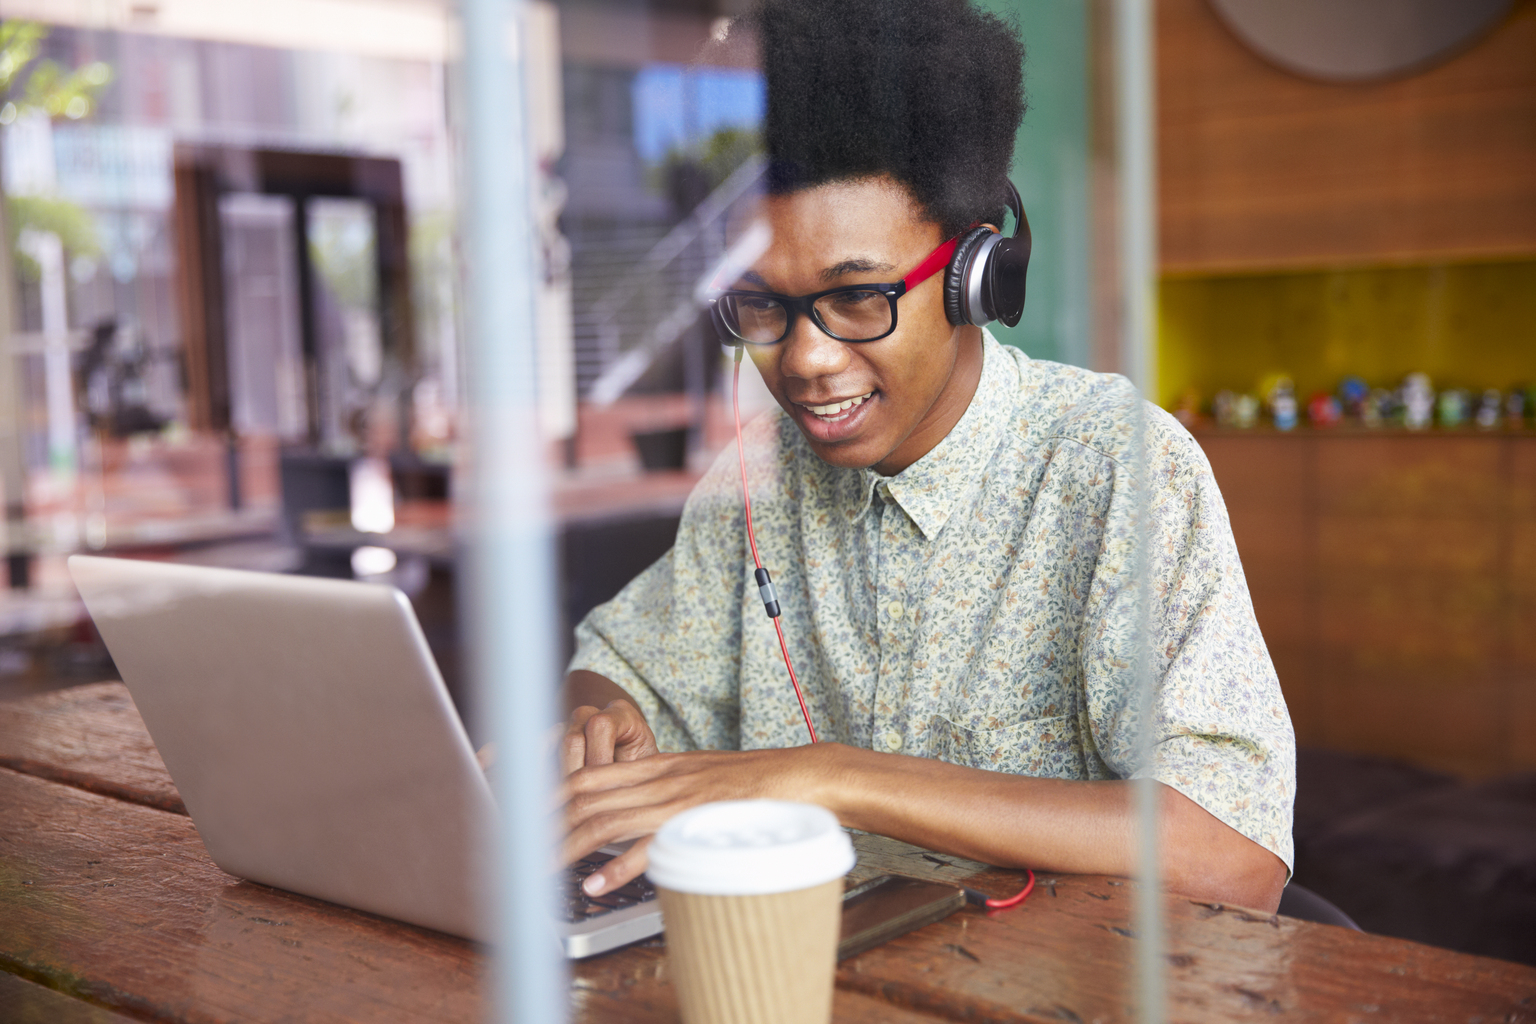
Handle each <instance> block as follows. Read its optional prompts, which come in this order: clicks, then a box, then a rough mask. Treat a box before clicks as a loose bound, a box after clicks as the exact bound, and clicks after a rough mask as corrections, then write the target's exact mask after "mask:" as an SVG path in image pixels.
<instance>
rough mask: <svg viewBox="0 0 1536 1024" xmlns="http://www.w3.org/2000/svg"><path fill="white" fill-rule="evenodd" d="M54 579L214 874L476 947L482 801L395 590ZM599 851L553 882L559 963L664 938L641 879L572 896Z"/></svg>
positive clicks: (87, 574) (275, 579)
mask: <svg viewBox="0 0 1536 1024" xmlns="http://www.w3.org/2000/svg"><path fill="white" fill-rule="evenodd" d="M69 569H70V573H71V575H72V576H73V577H74V580H75V585H76V586H77V587H78V588H79V590H80V595H81V597H82V598H84V600H85V606H86V608H87V609H88V610H89V611H90V614H91V618H92V619H94V620H95V622H96V628H97V629H98V630H100V632H101V636H102V639H103V640H104V641H106V645H107V649H108V650H109V651H110V652H111V654H112V658H113V660H114V661H115V662H116V664H117V668H118V671H119V672H120V673H121V674H122V677H123V682H124V683H125V684H127V686H128V690H129V692H130V693H132V694H133V700H134V703H135V704H136V705H137V706H138V709H139V713H140V714H141V715H143V717H144V724H145V726H147V727H148V729H149V734H150V736H151V737H153V739H154V741H155V746H156V747H158V748H159V751H160V756H161V757H162V758H164V760H165V766H166V768H167V769H169V771H170V773H171V778H172V780H174V781H175V783H176V788H177V789H178V790H180V792H181V797H182V800H183V801H184V802H185V803H186V806H187V812H188V813H189V814H190V815H191V816H192V820H193V821H194V822H195V823H196V825H197V831H198V834H199V835H200V836H201V837H202V840H203V843H204V845H206V846H207V848H208V854H209V856H211V857H212V858H213V860H214V863H216V864H218V865H219V867H221V868H223V869H224V870H225V871H228V872H229V873H230V874H232V875H236V876H238V877H240V878H247V879H250V880H251V881H253V882H260V883H262V884H264V885H271V886H275V887H277V888H280V889H288V890H290V891H292V892H297V893H302V894H304V895H306V896H314V897H317V898H319V899H323V900H329V901H331V902H333V903H340V904H343V905H344V906H348V907H353V908H355V909H358V910H365V911H369V912H371V913H374V914H380V915H383V916H385V917H392V918H397V919H399V920H401V921H408V922H410V923H412V924H417V925H422V926H424V927H427V928H435V929H438V930H439V931H444V932H449V933H451V934H454V935H461V936H464V937H466V938H471V939H478V940H482V941H484V940H487V939H488V938H489V937H490V924H489V922H488V921H486V920H485V918H484V916H483V912H482V908H484V907H485V905H486V902H487V901H486V900H484V899H483V898H482V897H481V895H480V894H481V893H482V892H483V891H484V888H485V887H484V886H483V885H482V884H481V878H482V877H483V873H484V871H485V867H486V866H485V865H484V864H483V863H482V859H483V858H482V851H483V850H484V849H485V842H484V839H485V830H486V828H487V826H488V825H489V824H490V823H492V821H493V818H494V815H495V813H496V808H495V803H494V800H493V798H492V796H491V790H490V787H489V786H488V785H487V783H486V780H485V776H484V774H483V773H482V772H481V770H480V767H479V765H478V763H477V762H476V760H475V752H474V750H473V749H472V748H471V746H470V742H469V737H468V736H467V735H466V734H465V732H464V726H463V723H462V722H461V721H460V720H459V716H458V714H457V712H456V711H455V710H454V707H453V704H452V702H451V700H450V699H449V696H448V691H447V689H446V688H445V687H444V685H443V680H442V677H441V676H440V675H439V674H438V671H437V665H436V663H435V662H434V661H433V659H432V655H431V652H430V651H429V650H428V648H427V643H426V639H425V637H423V636H422V632H421V627H420V626H419V625H418V624H417V622H416V616H415V614H414V613H413V612H412V610H411V605H410V602H409V601H408V600H407V599H406V597H405V595H404V594H402V593H400V591H398V590H396V589H395V588H393V587H388V586H383V585H379V584H373V583H353V582H350V581H346V580H327V579H314V578H310V577H303V576H279V575H273V574H268V573H255V572H240V571H236V570H232V569H205V568H197V567H193V566H185V565H171V564H166V563H161V562H141V561H129V560H125V559H115V558H94V557H88V556H84V555H75V556H73V557H71V558H70V560H69ZM606 856H608V854H606V853H599V854H595V855H594V856H593V857H592V858H590V859H589V860H588V861H587V862H585V863H583V864H580V865H577V867H576V869H575V870H574V871H573V872H572V873H570V875H569V877H567V878H566V879H565V881H564V885H565V886H566V892H565V893H564V906H565V913H566V917H567V920H566V921H565V922H564V926H563V927H564V932H565V949H566V954H567V955H568V956H572V957H581V956H590V955H592V954H595V953H601V952H604V951H606V950H608V949H612V948H614V947H616V946H620V945H623V944H625V943H628V942H633V941H635V940H637V939H642V938H645V937H646V936H649V935H654V934H655V933H657V932H659V931H660V930H661V913H660V908H659V904H657V903H656V901H655V900H654V898H653V897H654V894H653V893H651V892H650V891H649V889H648V888H647V887H645V885H644V884H643V883H639V884H636V883H631V885H630V886H627V887H625V888H624V889H621V890H619V891H617V892H615V893H610V894H605V895H604V896H602V897H599V898H598V899H597V900H595V901H594V900H590V899H586V898H584V897H583V896H582V895H581V892H580V888H579V879H580V878H581V877H582V876H584V875H585V874H588V873H590V872H591V871H592V870H593V869H595V867H596V866H597V865H598V864H600V863H601V861H602V860H603V859H605V858H606ZM553 881H554V880H552V882H553Z"/></svg>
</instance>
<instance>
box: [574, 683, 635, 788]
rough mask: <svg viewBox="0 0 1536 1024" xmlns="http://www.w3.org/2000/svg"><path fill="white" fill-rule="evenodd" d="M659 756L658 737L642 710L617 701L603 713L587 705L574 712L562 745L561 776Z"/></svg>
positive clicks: (609, 705)
mask: <svg viewBox="0 0 1536 1024" xmlns="http://www.w3.org/2000/svg"><path fill="white" fill-rule="evenodd" d="M655 753H656V736H655V734H654V733H652V732H651V727H650V726H649V725H648V724H646V721H645V716H644V715H642V714H641V713H640V709H639V708H637V707H635V706H634V705H633V704H631V703H630V702H629V701H627V700H622V699H620V700H613V701H610V702H609V703H608V706H607V707H605V708H602V709H601V710H599V709H598V708H595V707H592V706H590V705H587V706H585V707H579V708H576V709H575V710H574V711H572V712H571V720H570V724H569V725H568V726H567V727H566V730H565V736H564V738H563V739H562V740H561V742H560V774H561V775H562V776H565V775H569V774H571V773H572V772H574V771H577V770H578V769H581V768H586V767H593V766H597V765H605V764H613V763H614V762H615V761H638V760H639V759H640V758H642V757H650V756H652V755H653V754H655Z"/></svg>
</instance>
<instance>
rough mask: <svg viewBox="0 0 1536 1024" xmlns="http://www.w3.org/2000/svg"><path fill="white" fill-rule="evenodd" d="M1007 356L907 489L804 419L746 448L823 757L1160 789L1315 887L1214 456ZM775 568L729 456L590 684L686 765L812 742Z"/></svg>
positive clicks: (690, 510) (1103, 391) (1142, 408)
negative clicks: (1144, 743) (1298, 836)
mask: <svg viewBox="0 0 1536 1024" xmlns="http://www.w3.org/2000/svg"><path fill="white" fill-rule="evenodd" d="M984 344H985V357H984V363H983V368H982V376H981V381H980V384H979V385H978V387H977V390H976V395H975V397H974V398H973V399H972V401H971V404H970V406H969V408H968V409H967V410H966V412H965V414H964V415H963V416H962V417H961V419H960V421H959V422H958V423H957V424H956V425H955V427H954V429H953V430H951V431H950V433H949V435H948V436H947V437H945V438H944V440H943V441H941V442H940V443H939V444H938V445H937V446H936V447H935V448H934V449H933V450H932V451H930V452H929V453H928V454H927V455H925V456H923V458H921V459H919V460H918V461H917V462H915V463H913V464H912V465H911V466H909V467H908V468H907V469H905V470H903V471H902V472H901V473H898V474H896V475H895V476H890V477H884V476H881V475H879V474H878V473H876V472H874V471H873V470H869V469H864V470H857V469H839V468H837V467H834V466H830V465H828V464H826V463H824V462H822V461H821V460H820V459H819V458H817V457H816V455H815V454H814V453H813V452H812V450H811V448H810V447H809V445H807V444H806V442H805V440H804V438H803V436H802V435H801V433H800V430H799V428H798V427H796V426H795V424H794V421H793V420H791V419H789V418H788V417H787V416H785V415H784V414H783V413H782V412H781V411H779V410H773V411H772V412H771V413H769V414H767V415H764V416H761V417H759V418H758V419H756V420H754V421H753V422H752V423H751V424H750V425H749V426H748V428H747V430H746V434H745V440H746V450H747V466H748V474H749V479H750V482H751V486H752V510H753V521H754V525H755V526H756V529H757V538H758V547H759V549H760V550H761V552H762V557H763V562H764V564H765V565H766V566H767V567H768V569H769V570H770V571H771V572H772V574H773V580H774V585H775V587H776V589H777V591H778V596H779V601H780V604H781V606H782V608H783V619H782V623H783V627H784V633H785V636H786V638H787V640H788V644H789V651H790V656H791V658H792V659H793V661H794V664H795V668H796V671H797V673H798V674H799V677H800V681H801V686H802V688H803V689H804V691H805V699H806V703H807V704H808V706H809V709H810V713H811V718H812V720H813V721H814V722H815V724H816V729H817V732H818V734H819V736H820V737H821V738H822V739H825V740H836V741H838V742H841V743H847V744H854V745H858V746H861V747H867V748H871V749H874V750H881V751H889V752H892V753H902V754H911V755H915V756H918V757H933V758H940V759H943V760H945V761H950V762H953V763H955V764H960V765H967V766H970V767H974V768H981V769H985V770H988V771H997V772H1010V773H1014V774H1020V775H1033V776H1041V777H1048V778H1062V779H1113V778H1130V777H1135V776H1143V775H1145V776H1151V777H1153V778H1156V779H1157V780H1159V781H1161V782H1163V783H1165V784H1166V785H1168V786H1171V787H1173V788H1174V789H1176V790H1178V791H1179V792H1181V793H1183V794H1184V795H1185V796H1187V797H1189V798H1190V799H1191V800H1194V801H1195V802H1196V803H1198V804H1199V805H1200V806H1202V807H1204V808H1205V809H1206V810H1208V811H1209V812H1210V813H1212V814H1213V815H1215V816H1216V817H1217V818H1219V819H1221V820H1222V821H1224V822H1226V823H1227V824H1228V825H1230V826H1232V827H1233V828H1234V829H1236V830H1237V831H1239V832H1241V833H1242V834H1243V835H1245V836H1247V837H1249V838H1250V839H1252V840H1254V841H1255V842H1257V843H1259V844H1260V845H1262V846H1264V847H1265V848H1267V849H1269V850H1271V851H1273V852H1274V853H1275V854H1276V855H1278V856H1279V857H1280V858H1281V859H1282V860H1284V861H1285V863H1286V864H1287V865H1290V864H1291V862H1292V844H1291V808H1292V802H1293V797H1294V792H1295V737H1294V734H1293V733H1292V730H1291V721H1290V716H1289V715H1288V714H1287V712H1286V707H1285V701H1284V699H1283V698H1282V696H1281V693H1280V686H1279V683H1278V680H1277V679H1276V677H1275V671H1274V667H1273V665H1272V664H1271V662H1270V658H1269V652H1268V650H1267V649H1266V648H1265V645H1264V638H1263V637H1262V636H1261V635H1260V633H1259V627H1258V624H1257V622H1256V621H1255V620H1254V615H1253V606H1252V604H1251V602H1250V600H1249V597H1248V587H1247V583H1246V581H1245V580H1244V577H1243V570H1242V566H1241V564H1240V563H1239V561H1238V555H1237V548H1236V545H1235V543H1234V541H1233V538H1232V529H1231V526H1230V524H1229V522H1228V520H1227V512H1226V507H1225V505H1224V504H1223V503H1222V500H1221V495H1220V493H1219V492H1218V491H1217V489H1216V481H1215V479H1214V478H1213V477H1212V475H1211V469H1210V465H1209V464H1208V463H1207V461H1206V459H1205V456H1204V454H1203V453H1202V452H1201V450H1200V447H1199V445H1197V444H1196V442H1195V441H1194V439H1193V438H1192V437H1190V435H1189V434H1188V433H1187V432H1186V431H1185V430H1184V429H1183V428H1182V427H1181V426H1180V425H1179V424H1178V423H1177V422H1176V421H1175V420H1174V419H1173V418H1172V417H1170V416H1169V415H1168V414H1167V413H1165V412H1163V411H1162V410H1161V409H1158V408H1156V407H1155V406H1152V405H1150V404H1148V403H1145V402H1143V401H1141V400H1140V399H1139V397H1137V395H1136V394H1135V392H1134V390H1133V389H1132V388H1131V386H1130V385H1129V383H1128V382H1126V381H1125V379H1124V378H1122V377H1118V376H1111V375H1106V374H1099V373H1092V372H1090V371H1087V370H1082V369H1078V368H1076V367H1072V366H1064V365H1061V364H1057V363H1049V362H1044V361H1038V360H1031V359H1029V358H1028V357H1027V356H1025V355H1024V354H1023V353H1022V352H1020V351H1019V350H1017V349H1012V348H1005V347H1004V346H1002V345H1000V344H998V343H997V342H996V341H995V340H994V339H992V338H991V336H990V335H988V336H987V337H986V338H985V342H984ZM1138 441H1140V443H1139V444H1138ZM1142 463H1144V464H1142ZM1138 481H1141V482H1145V483H1146V485H1147V486H1146V487H1145V488H1143V487H1141V486H1138ZM1143 522H1145V524H1146V529H1145V530H1142V529H1141V528H1140V524H1141V523H1143ZM1143 568H1144V569H1145V575H1142V574H1141V572H1140V570H1141V569H1143ZM752 569H753V564H752V556H751V552H750V550H749V549H748V546H747V538H746V531H745V525H744V517H743V513H742V502H741V489H740V479H739V476H738V470H737V462H736V452H735V451H734V450H733V449H728V450H727V451H725V452H724V453H723V454H722V455H721V456H720V457H719V459H718V460H717V461H716V462H715V464H714V466H713V467H712V468H711V469H710V470H709V472H708V473H707V474H706V475H705V476H704V478H703V479H702V480H701V481H700V482H699V484H698V486H697V487H696V488H695V489H694V491H693V494H692V495H691V496H690V497H689V499H688V503H687V505H686V507H685V509H684V511H683V517H682V523H681V525H680V527H679V529H678V534H677V541H676V543H675V545H674V546H673V548H672V550H671V551H670V552H668V553H667V554H666V555H665V556H663V557H662V558H661V560H660V561H658V562H656V564H654V565H652V566H651V567H650V568H649V569H647V570H646V571H645V572H643V573H641V574H640V576H638V577H636V578H635V580H634V581H633V582H631V583H630V584H629V585H628V586H627V587H625V588H624V590H623V591H622V592H621V593H620V594H619V595H618V596H617V597H616V598H614V599H613V600H612V601H610V602H608V603H607V604H605V605H602V606H600V607H598V608H596V609H594V610H593V611H592V612H591V614H589V615H588V616H587V617H586V618H585V619H584V620H583V621H582V622H581V624H580V625H579V626H578V627H577V649H576V654H575V657H574V659H573V660H572V662H571V668H572V669H589V670H591V671H593V672H596V673H598V674H600V675H603V676H606V677H607V678H609V679H611V680H613V681H614V682H615V683H617V684H618V685H619V686H620V687H622V688H623V689H624V690H625V691H627V692H628V693H629V694H630V695H631V696H632V697H633V698H634V700H635V702H636V704H637V705H638V706H639V707H640V709H641V710H642V711H644V713H645V715H646V718H647V719H648V720H649V722H650V724H651V727H652V728H653V729H654V730H655V733H656V738H657V741H658V742H659V743H660V745H661V747H662V749H663V750H692V749H700V748H705V749H753V748H762V747H784V746H792V745H795V744H800V743H805V742H807V740H808V736H807V734H806V729H805V724H804V721H803V720H802V718H801V714H800V709H799V706H798V704H797V703H796V700H795V695H794V692H793V690H792V689H791V687H790V684H789V679H788V676H787V675H786V673H785V670H784V663H783V660H782V658H781V656H780V653H779V645H778V640H777V637H776V636H775V634H774V629H773V624H772V622H771V621H770V620H769V619H768V617H767V616H766V615H765V614H764V611H763V605H762V601H761V600H760V598H759V596H758V591H757V586H756V584H755V583H754V582H753V579H752ZM1143 627H1145V628H1143ZM1149 662H1150V670H1151V673H1152V676H1153V678H1154V679H1155V680H1156V686H1155V696H1154V698H1153V704H1152V708H1153V714H1152V716H1151V720H1152V729H1153V735H1152V738H1151V744H1152V746H1151V753H1150V756H1149V757H1147V758H1146V759H1145V762H1144V763H1143V764H1141V765H1140V766H1138V761H1137V756H1138V743H1137V739H1138V732H1139V729H1138V726H1137V723H1138V722H1139V720H1140V717H1141V715H1140V712H1141V709H1142V707H1143V704H1144V702H1143V700H1142V699H1141V698H1139V696H1138V688H1137V686H1136V680H1137V678H1138V667H1139V666H1146V665H1148V664H1149ZM1142 671H1145V669H1142Z"/></svg>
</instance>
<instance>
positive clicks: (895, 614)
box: [885, 601, 905, 619]
mask: <svg viewBox="0 0 1536 1024" xmlns="http://www.w3.org/2000/svg"><path fill="white" fill-rule="evenodd" d="M885 610H886V613H887V614H889V615H890V617H891V618H893V619H899V618H901V613H902V612H903V611H905V609H904V608H903V607H902V604H901V602H900V601H892V602H891V603H890V604H888V605H886V606H885Z"/></svg>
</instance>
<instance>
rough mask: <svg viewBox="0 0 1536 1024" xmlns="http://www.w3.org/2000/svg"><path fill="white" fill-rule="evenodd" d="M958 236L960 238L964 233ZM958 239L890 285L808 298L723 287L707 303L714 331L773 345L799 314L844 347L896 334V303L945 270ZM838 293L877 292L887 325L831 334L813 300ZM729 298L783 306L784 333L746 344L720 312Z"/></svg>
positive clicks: (790, 329) (865, 286)
mask: <svg viewBox="0 0 1536 1024" xmlns="http://www.w3.org/2000/svg"><path fill="white" fill-rule="evenodd" d="M966 230H967V231H969V230H970V229H969V228H967V229H966ZM961 234H962V235H963V234H964V232H962V233H961ZM960 238H961V235H956V236H955V237H954V238H951V239H949V240H948V241H946V242H943V243H941V244H940V245H939V247H938V248H937V249H935V250H933V252H931V253H929V254H928V255H927V256H926V257H924V258H923V261H922V262H921V263H919V264H918V265H917V266H916V267H914V268H913V269H912V272H911V273H910V274H908V275H907V276H906V277H904V278H902V279H901V280H900V281H896V282H894V283H886V282H877V283H874V284H845V285H840V286H839V287H837V288H828V289H827V290H826V291H820V292H812V293H811V294H809V295H780V294H779V293H778V292H766V291H765V292H759V291H752V290H750V289H745V288H727V289H725V290H724V291H722V292H720V293H719V294H718V295H716V296H715V297H713V298H711V299H710V300H709V312H710V317H711V318H712V319H713V320H714V321H715V328H716V330H717V331H718V332H719V333H720V335H721V337H722V338H729V339H732V340H731V341H730V343H731V344H742V345H754V346H756V347H758V348H767V347H769V346H770V345H777V344H779V343H780V342H782V341H783V340H784V339H785V338H787V337H789V336H790V334H792V333H793V332H794V329H795V320H796V319H797V318H798V317H800V316H802V315H803V316H805V317H806V318H807V319H809V320H810V321H811V323H813V324H815V325H816V326H817V328H819V329H820V330H821V333H823V334H825V335H826V336H827V337H829V338H831V339H832V340H833V341H840V342H842V343H843V344H845V345H863V344H865V343H867V342H871V341H879V340H880V339H882V338H889V337H890V336H891V335H892V334H894V333H895V332H896V323H897V312H896V300H897V299H899V298H901V297H902V296H903V295H905V294H906V293H907V292H909V291H911V290H912V289H913V288H916V287H917V286H918V285H920V284H922V283H923V282H924V281H926V280H928V279H929V278H930V277H932V276H933V275H934V274H936V273H938V272H939V270H940V269H942V268H944V267H947V266H948V265H949V260H950V257H951V256H953V255H954V253H955V246H957V245H959V244H960ZM838 292H877V293H879V294H880V295H883V296H884V297H885V300H886V302H888V303H889V304H890V307H891V325H890V326H889V327H887V328H886V330H885V333H884V334H878V335H876V336H875V337H873V338H840V337H838V336H837V335H836V334H833V333H832V331H831V329H830V328H829V327H827V325H826V324H824V323H822V321H821V318H820V317H818V316H817V315H816V300H817V299H824V298H826V297H827V296H828V295H836V294H837V293H838ZM732 295H741V296H749V297H751V298H757V299H773V300H774V301H775V302H777V303H779V304H780V305H781V306H783V307H784V310H785V312H786V314H788V315H786V316H785V318H784V333H783V334H781V335H779V336H778V337H777V338H775V339H774V340H772V341H749V340H748V339H746V338H743V337H742V336H741V335H739V334H737V333H736V332H735V331H733V330H731V329H730V326H729V325H728V324H727V323H726V320H725V314H724V313H723V312H721V310H720V300H721V299H724V298H726V297H728V296H732Z"/></svg>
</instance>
